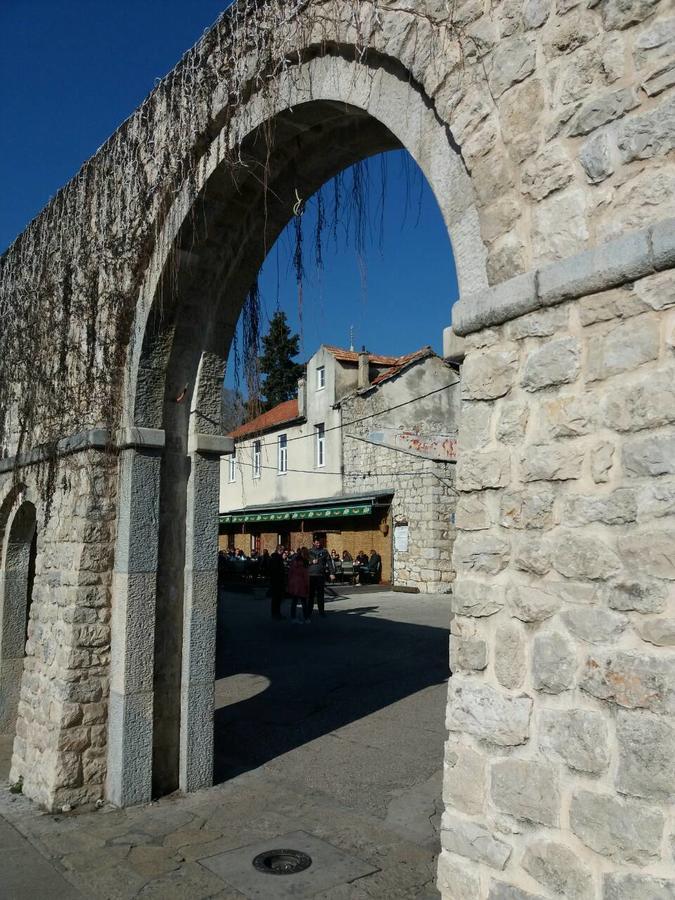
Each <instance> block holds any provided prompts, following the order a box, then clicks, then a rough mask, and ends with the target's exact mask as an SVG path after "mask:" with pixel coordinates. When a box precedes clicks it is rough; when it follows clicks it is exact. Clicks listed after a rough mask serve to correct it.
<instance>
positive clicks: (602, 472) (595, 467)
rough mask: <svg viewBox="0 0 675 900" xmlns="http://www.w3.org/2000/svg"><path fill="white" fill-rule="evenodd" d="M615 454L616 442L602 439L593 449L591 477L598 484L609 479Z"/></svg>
mask: <svg viewBox="0 0 675 900" xmlns="http://www.w3.org/2000/svg"><path fill="white" fill-rule="evenodd" d="M614 456H615V450H614V444H612V443H611V442H610V441H600V443H599V444H596V445H595V446H594V447H593V448H592V449H591V478H592V479H593V481H594V482H595V483H596V484H605V483H606V482H608V481H609V478H610V475H611V472H612V467H613V465H614Z"/></svg>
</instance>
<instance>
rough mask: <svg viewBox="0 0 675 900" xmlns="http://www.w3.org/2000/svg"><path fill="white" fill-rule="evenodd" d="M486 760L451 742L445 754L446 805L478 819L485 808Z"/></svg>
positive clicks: (444, 785)
mask: <svg viewBox="0 0 675 900" xmlns="http://www.w3.org/2000/svg"><path fill="white" fill-rule="evenodd" d="M486 761H487V760H486V757H485V756H484V755H483V754H482V753H478V752H476V751H475V750H471V749H470V748H468V747H463V746H461V745H454V746H451V745H450V743H448V745H447V747H446V753H445V770H444V771H445V775H444V778H443V800H444V802H445V804H446V805H447V806H452V807H454V808H455V809H459V810H460V811H461V812H465V813H468V814H469V815H472V816H478V815H480V814H481V813H482V812H483V808H484V806H485V775H486Z"/></svg>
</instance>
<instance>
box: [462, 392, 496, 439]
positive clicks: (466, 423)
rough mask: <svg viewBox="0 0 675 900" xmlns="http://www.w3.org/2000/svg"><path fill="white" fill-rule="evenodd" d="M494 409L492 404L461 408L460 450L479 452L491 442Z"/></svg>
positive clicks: (469, 405)
mask: <svg viewBox="0 0 675 900" xmlns="http://www.w3.org/2000/svg"><path fill="white" fill-rule="evenodd" d="M492 412H493V407H492V404H490V403H482V402H477V403H469V402H467V401H464V402H463V403H462V404H461V407H460V418H459V449H460V452H461V451H462V450H478V449H480V448H481V447H484V446H485V445H486V444H488V443H489V442H490V438H491V432H490V427H491V422H492Z"/></svg>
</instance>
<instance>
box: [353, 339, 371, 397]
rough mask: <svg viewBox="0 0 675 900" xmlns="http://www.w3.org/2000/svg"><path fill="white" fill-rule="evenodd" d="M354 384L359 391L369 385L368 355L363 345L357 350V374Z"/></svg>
mask: <svg viewBox="0 0 675 900" xmlns="http://www.w3.org/2000/svg"><path fill="white" fill-rule="evenodd" d="M356 386H357V387H358V389H359V390H360V391H364V390H365V389H366V388H367V387H369V386H370V357H369V355H368V351H367V350H366V348H365V347H361V350H360V351H359V374H358V380H357V382H356Z"/></svg>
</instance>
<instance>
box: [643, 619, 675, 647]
mask: <svg viewBox="0 0 675 900" xmlns="http://www.w3.org/2000/svg"><path fill="white" fill-rule="evenodd" d="M636 628H637V630H638V633H639V635H640V637H641V638H642V640H643V641H647V642H648V643H650V644H654V645H655V646H656V647H675V619H643V620H642V621H641V622H637V623H636Z"/></svg>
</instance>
